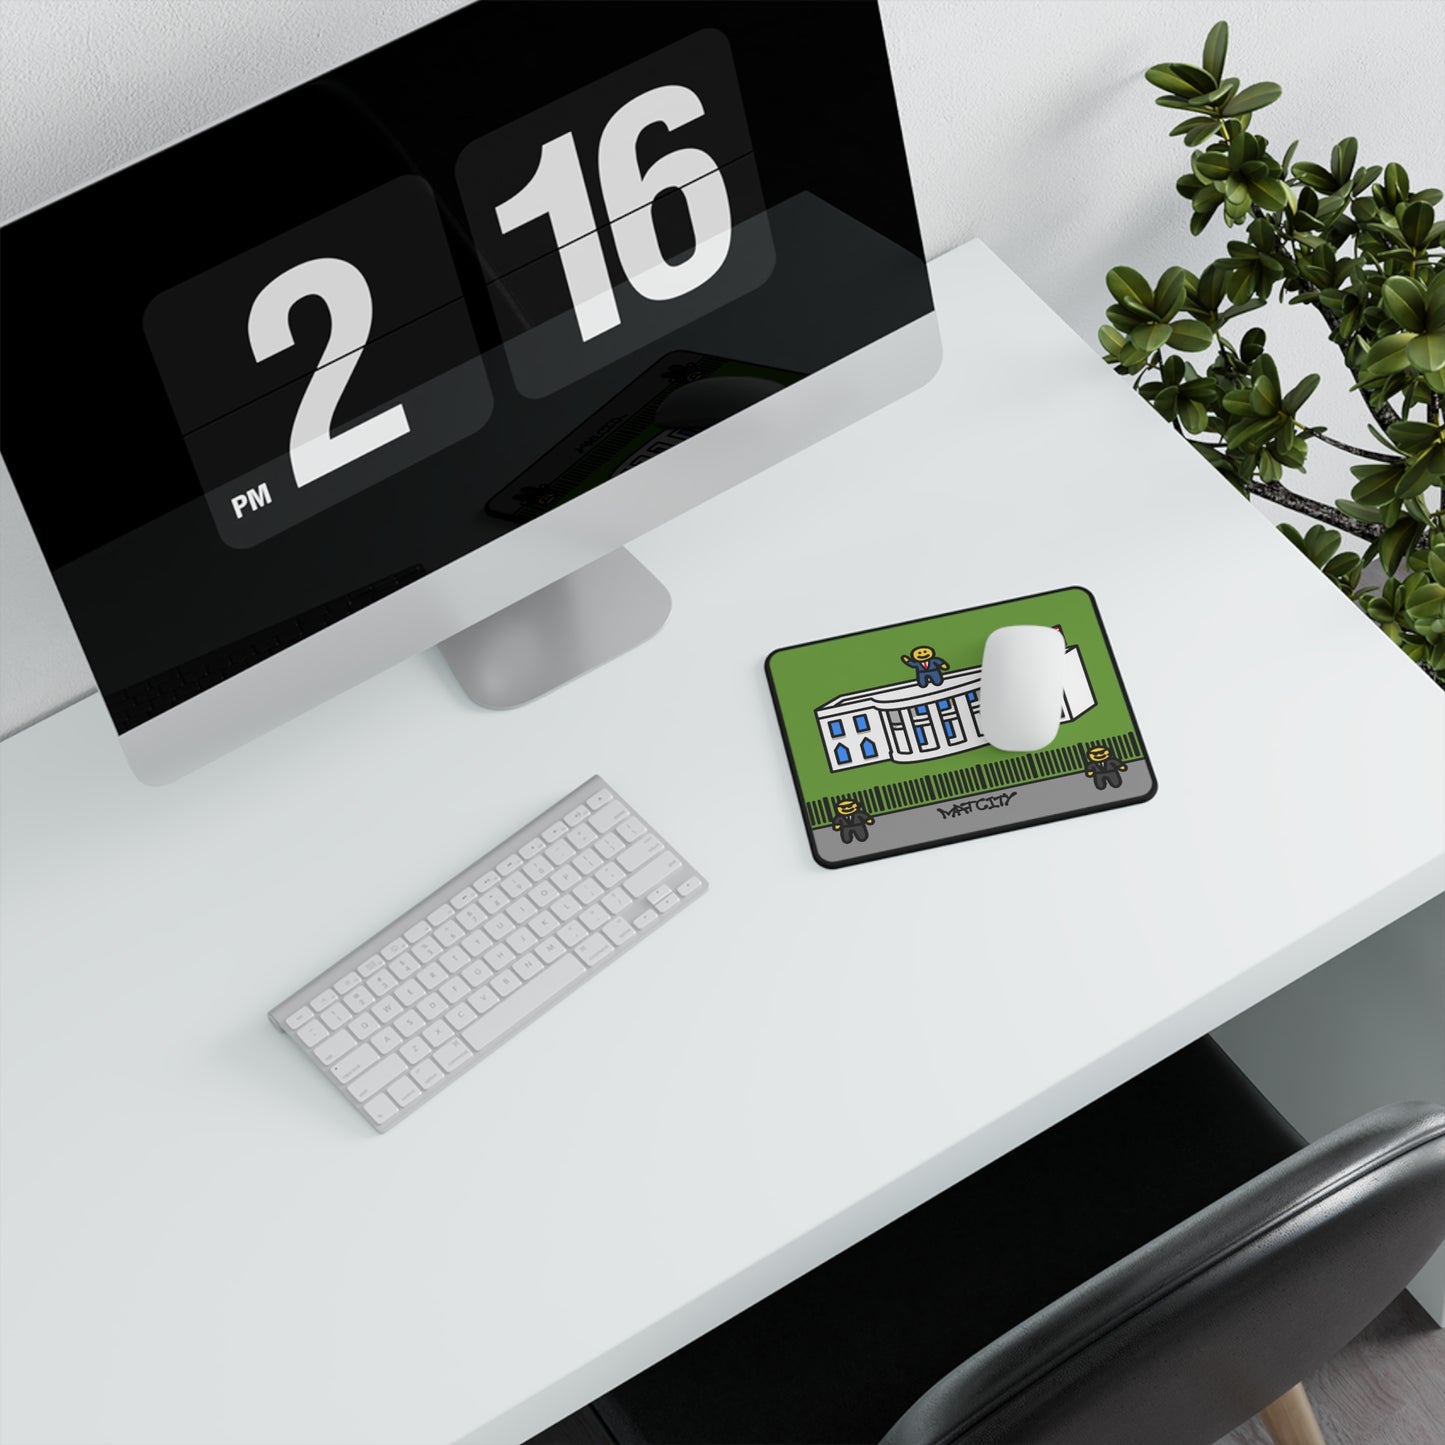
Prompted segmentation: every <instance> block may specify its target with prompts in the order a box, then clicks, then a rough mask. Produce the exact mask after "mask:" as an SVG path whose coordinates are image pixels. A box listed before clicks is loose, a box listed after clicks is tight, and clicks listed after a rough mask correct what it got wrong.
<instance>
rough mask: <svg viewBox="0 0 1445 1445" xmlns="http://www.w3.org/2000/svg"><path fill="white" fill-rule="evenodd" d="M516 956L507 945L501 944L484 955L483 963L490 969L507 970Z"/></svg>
mask: <svg viewBox="0 0 1445 1445" xmlns="http://www.w3.org/2000/svg"><path fill="white" fill-rule="evenodd" d="M516 956H517V955H516V954H515V953H513V952H512V950H511V949H510V948H508V947H507V945H506V944H505V943H499V944H497V945H496V946H495V947H493V948H489V949H488V950H487V951H486V952H485V953H484V954H483V955H482V961H483V962H484V963H485V964H486V965H487V967H488V968H506V966H507V965H508V964H509V963H511V961H512V960H513V959H514V958H516Z"/></svg>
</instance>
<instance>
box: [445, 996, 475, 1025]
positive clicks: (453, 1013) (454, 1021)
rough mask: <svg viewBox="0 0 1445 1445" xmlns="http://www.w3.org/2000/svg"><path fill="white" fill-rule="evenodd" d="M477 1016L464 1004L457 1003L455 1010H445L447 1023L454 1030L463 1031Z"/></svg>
mask: <svg viewBox="0 0 1445 1445" xmlns="http://www.w3.org/2000/svg"><path fill="white" fill-rule="evenodd" d="M476 1016H477V1011H476V1010H475V1009H473V1008H468V1007H467V1005H466V1003H465V1002H462V1003H459V1004H458V1005H457V1006H456V1007H455V1008H452V1009H448V1010H447V1022H448V1023H449V1024H450V1025H451V1026H452V1027H453V1028H454V1029H464V1028H466V1026H467V1025H468V1024H469V1023H471V1022H472V1021H473V1020H474V1019H475V1018H476Z"/></svg>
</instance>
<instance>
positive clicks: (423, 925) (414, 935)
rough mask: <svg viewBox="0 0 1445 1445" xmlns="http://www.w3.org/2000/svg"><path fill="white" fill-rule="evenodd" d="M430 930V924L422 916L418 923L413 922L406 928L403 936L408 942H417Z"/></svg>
mask: <svg viewBox="0 0 1445 1445" xmlns="http://www.w3.org/2000/svg"><path fill="white" fill-rule="evenodd" d="M430 932H431V924H430V923H428V922H427V921H426V919H424V918H423V919H422V921H421V922H420V923H413V924H412V926H411V927H410V928H408V929H407V931H406V935H405V936H406V941H407V942H408V943H415V942H417V940H418V939H422V938H425V937H426V936H427V934H428V933H430ZM382 952H383V953H385V952H386V950H385V949H383V950H382Z"/></svg>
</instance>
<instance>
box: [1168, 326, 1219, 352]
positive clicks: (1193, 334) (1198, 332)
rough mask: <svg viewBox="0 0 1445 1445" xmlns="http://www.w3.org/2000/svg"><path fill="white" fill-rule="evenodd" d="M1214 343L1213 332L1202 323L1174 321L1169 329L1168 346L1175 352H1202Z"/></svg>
mask: <svg viewBox="0 0 1445 1445" xmlns="http://www.w3.org/2000/svg"><path fill="white" fill-rule="evenodd" d="M1213 341H1214V332H1213V331H1212V330H1211V329H1210V328H1209V327H1208V326H1206V325H1205V324H1204V322H1202V321H1176V322H1174V324H1173V325H1172V326H1171V327H1170V328H1169V345H1170V346H1172V347H1173V348H1174V349H1175V350H1176V351H1204V350H1206V349H1207V348H1208V347H1209V346H1210V345H1211V344H1212V343H1213Z"/></svg>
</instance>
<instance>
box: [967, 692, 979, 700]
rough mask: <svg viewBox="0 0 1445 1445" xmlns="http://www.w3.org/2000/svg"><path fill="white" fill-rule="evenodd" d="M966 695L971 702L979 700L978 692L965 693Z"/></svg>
mask: <svg viewBox="0 0 1445 1445" xmlns="http://www.w3.org/2000/svg"><path fill="white" fill-rule="evenodd" d="M964 696H965V697H966V698H967V699H968V700H969V701H970V702H977V701H978V694H977V693H976V692H969V693H965V694H964Z"/></svg>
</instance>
